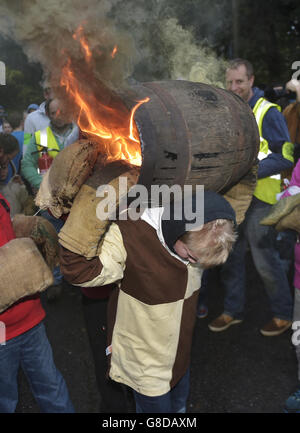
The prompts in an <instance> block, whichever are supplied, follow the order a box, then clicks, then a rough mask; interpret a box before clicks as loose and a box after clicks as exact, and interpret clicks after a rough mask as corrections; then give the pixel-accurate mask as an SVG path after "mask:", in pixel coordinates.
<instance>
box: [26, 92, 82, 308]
mask: <svg viewBox="0 0 300 433" xmlns="http://www.w3.org/2000/svg"><path fill="white" fill-rule="evenodd" d="M45 112H46V114H47V116H48V117H49V119H50V124H49V126H46V127H45V128H43V129H42V130H40V131H36V132H35V133H34V134H33V136H32V138H31V141H30V143H29V144H28V146H27V149H26V152H25V155H24V158H23V161H22V169H21V174H22V175H23V177H24V178H25V179H27V181H28V182H29V183H30V185H31V187H32V189H33V191H37V190H38V188H39V186H40V183H41V182H42V175H41V174H40V173H39V171H38V158H39V156H40V155H41V154H40V153H38V152H37V151H40V150H41V149H42V148H45V147H47V148H48V149H49V151H48V154H49V155H50V156H51V157H52V158H55V157H56V156H57V154H58V152H59V151H60V150H62V149H64V148H65V147H66V146H68V145H70V144H72V143H73V142H74V141H76V140H78V138H79V129H78V127H77V125H76V124H75V123H72V122H70V121H69V120H66V119H65V118H64V116H63V114H62V111H61V109H60V103H59V101H58V100H57V99H49V100H47V101H46V104H45ZM50 149H52V150H50ZM40 215H41V216H42V217H44V218H46V219H47V220H48V221H50V222H51V224H52V225H53V226H54V228H55V229H56V231H57V233H58V232H59V231H60V229H61V228H62V226H63V223H64V222H63V221H62V220H60V219H57V218H55V217H54V216H53V215H50V213H49V212H48V211H47V210H45V211H42V212H41V214H40ZM53 276H54V285H53V286H51V287H49V288H48V289H47V297H48V300H54V299H57V297H58V296H59V294H60V293H61V290H62V286H61V281H62V275H61V273H60V269H59V267H56V268H55V269H54V272H53Z"/></svg>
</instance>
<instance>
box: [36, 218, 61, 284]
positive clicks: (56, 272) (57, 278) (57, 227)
mask: <svg viewBox="0 0 300 433" xmlns="http://www.w3.org/2000/svg"><path fill="white" fill-rule="evenodd" d="M40 215H41V217H43V218H45V219H46V220H48V221H49V222H50V223H51V224H52V225H53V227H54V228H55V230H56V233H59V232H60V230H61V228H62V226H63V225H64V221H62V220H60V219H59V218H55V217H54V216H52V215H50V214H49V212H48V211H47V210H43V211H41V213H40ZM62 277H63V276H62V274H61V273H60V267H59V266H55V268H54V269H53V278H54V285H55V286H56V285H58V284H60V283H61V280H62Z"/></svg>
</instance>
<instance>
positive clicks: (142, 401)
mask: <svg viewBox="0 0 300 433" xmlns="http://www.w3.org/2000/svg"><path fill="white" fill-rule="evenodd" d="M189 390H190V369H188V370H187V372H186V373H185V375H184V376H183V377H182V378H181V379H180V381H179V382H178V383H177V384H176V385H175V386H174V387H173V388H172V389H171V390H170V391H169V392H167V393H166V394H163V395H159V396H157V397H148V396H147V395H143V394H140V393H138V392H137V391H133V393H134V398H135V404H136V413H185V412H186V402H187V399H188V396H189Z"/></svg>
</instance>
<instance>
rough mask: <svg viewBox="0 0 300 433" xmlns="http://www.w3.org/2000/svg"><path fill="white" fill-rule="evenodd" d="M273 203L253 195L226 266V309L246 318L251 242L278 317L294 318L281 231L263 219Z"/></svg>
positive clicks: (223, 278)
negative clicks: (280, 244)
mask: <svg viewBox="0 0 300 433" xmlns="http://www.w3.org/2000/svg"><path fill="white" fill-rule="evenodd" d="M270 208H271V205H269V204H267V203H263V202H261V201H259V200H257V199H255V198H254V199H253V200H252V203H251V205H250V207H249V209H248V211H247V213H246V218H245V220H244V221H243V223H242V224H241V225H240V226H239V230H238V239H237V241H236V243H235V245H234V248H233V251H232V252H231V253H230V255H229V257H228V260H227V262H226V263H225V264H224V265H223V266H222V269H221V278H222V282H223V284H224V286H225V301H224V313H226V314H228V315H230V316H232V317H234V318H236V319H243V313H244V305H245V289H246V276H245V274H246V272H245V256H246V248H247V243H249V247H250V250H251V254H252V258H253V262H254V265H255V267H256V270H257V272H258V273H259V275H260V277H261V279H262V281H263V283H264V286H265V289H266V292H267V295H268V297H269V300H270V307H271V310H272V313H273V315H274V317H278V318H279V319H283V320H292V314H293V300H292V294H291V290H290V287H289V282H288V278H287V275H286V272H285V270H284V267H283V265H282V261H281V260H280V257H279V253H278V250H277V248H276V238H277V232H276V230H275V229H274V228H273V227H271V226H263V225H261V224H259V222H260V221H261V220H262V219H263V218H264V217H265V216H266V215H268V213H269V211H270Z"/></svg>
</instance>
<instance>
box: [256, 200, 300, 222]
mask: <svg viewBox="0 0 300 433" xmlns="http://www.w3.org/2000/svg"><path fill="white" fill-rule="evenodd" d="M299 205H300V194H295V195H291V196H289V197H284V198H282V199H281V200H279V201H278V203H276V204H274V206H272V208H271V211H270V213H269V215H267V216H266V217H265V218H263V219H262V220H261V222H260V224H262V225H264V226H272V225H275V224H277V223H278V222H279V221H280V220H281V219H282V218H284V217H285V216H287V215H289V214H290V213H291V212H292V211H293V210H294V209H295V208H296V207H297V206H299Z"/></svg>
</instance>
